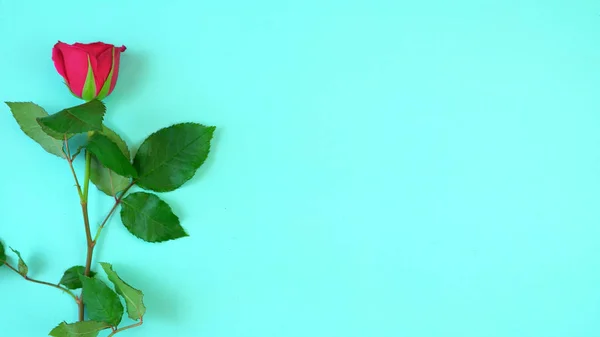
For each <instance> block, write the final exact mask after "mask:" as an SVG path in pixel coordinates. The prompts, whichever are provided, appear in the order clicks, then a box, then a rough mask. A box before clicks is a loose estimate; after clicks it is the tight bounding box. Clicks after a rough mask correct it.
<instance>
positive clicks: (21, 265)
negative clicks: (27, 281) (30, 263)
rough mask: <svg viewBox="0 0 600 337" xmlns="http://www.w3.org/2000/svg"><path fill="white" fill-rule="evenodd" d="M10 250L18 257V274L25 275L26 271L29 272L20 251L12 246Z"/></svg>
mask: <svg viewBox="0 0 600 337" xmlns="http://www.w3.org/2000/svg"><path fill="white" fill-rule="evenodd" d="M10 250H12V251H13V253H15V254H17V256H18V257H19V268H18V269H19V274H21V275H22V276H27V273H28V272H29V267H27V264H26V263H25V261H23V258H22V257H21V253H19V251H18V250H14V249H12V247H11V248H10Z"/></svg>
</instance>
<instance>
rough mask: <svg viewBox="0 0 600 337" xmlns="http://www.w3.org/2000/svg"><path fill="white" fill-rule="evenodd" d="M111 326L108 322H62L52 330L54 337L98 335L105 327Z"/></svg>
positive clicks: (92, 336)
mask: <svg viewBox="0 0 600 337" xmlns="http://www.w3.org/2000/svg"><path fill="white" fill-rule="evenodd" d="M108 328H110V325H109V324H108V323H104V322H96V321H85V322H77V323H71V324H67V322H62V323H60V324H59V325H58V326H57V327H56V328H54V329H52V331H50V336H52V337H96V336H98V333H99V332H100V331H102V330H104V329H108Z"/></svg>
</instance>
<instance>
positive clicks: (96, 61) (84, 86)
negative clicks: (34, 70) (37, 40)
mask: <svg viewBox="0 0 600 337" xmlns="http://www.w3.org/2000/svg"><path fill="white" fill-rule="evenodd" d="M125 49H126V48H125V46H121V47H115V46H114V45H112V44H106V43H102V42H95V43H75V44H73V45H70V44H66V43H63V42H60V41H59V42H58V43H57V44H55V45H54V48H53V49H52V60H53V61H54V66H55V67H56V70H57V71H58V73H59V74H60V76H62V77H63V78H64V79H65V83H66V84H67V86H68V87H69V89H70V90H71V92H72V93H73V95H75V96H77V97H79V98H81V99H84V100H86V101H91V100H93V99H98V100H102V99H104V98H106V96H108V95H110V93H111V92H112V91H113V89H114V88H115V85H116V84H117V77H118V76H119V60H120V58H121V53H122V52H124V51H125Z"/></svg>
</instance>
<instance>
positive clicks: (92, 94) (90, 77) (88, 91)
mask: <svg viewBox="0 0 600 337" xmlns="http://www.w3.org/2000/svg"><path fill="white" fill-rule="evenodd" d="M81 98H82V99H83V100H85V101H91V100H93V99H94V98H96V80H95V78H94V70H93V69H92V61H91V60H90V58H89V56H88V73H87V76H86V77H85V83H84V84H83V90H82V91H81Z"/></svg>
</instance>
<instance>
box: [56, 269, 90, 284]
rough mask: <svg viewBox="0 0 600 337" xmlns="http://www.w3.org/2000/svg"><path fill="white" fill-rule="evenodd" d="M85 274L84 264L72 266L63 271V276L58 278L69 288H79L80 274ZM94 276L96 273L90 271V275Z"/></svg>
mask: <svg viewBox="0 0 600 337" xmlns="http://www.w3.org/2000/svg"><path fill="white" fill-rule="evenodd" d="M84 274H85V267H84V266H74V267H71V268H69V269H67V270H66V271H65V273H64V274H63V277H62V278H61V279H60V282H59V283H60V284H62V285H63V286H65V287H67V288H69V289H79V288H81V286H82V285H81V278H80V277H81V276H83V275H84ZM94 276H96V273H94V272H93V271H90V277H94Z"/></svg>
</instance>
